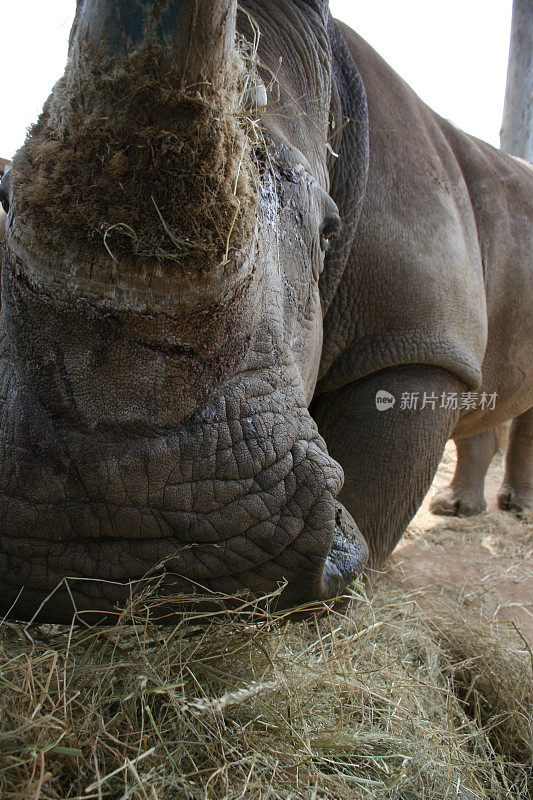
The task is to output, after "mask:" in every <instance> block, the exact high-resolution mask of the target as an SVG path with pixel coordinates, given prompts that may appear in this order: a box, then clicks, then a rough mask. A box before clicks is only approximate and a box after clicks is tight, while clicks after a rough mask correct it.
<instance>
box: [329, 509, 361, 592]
mask: <svg viewBox="0 0 533 800" xmlns="http://www.w3.org/2000/svg"><path fill="white" fill-rule="evenodd" d="M367 561H368V547H367V544H366V542H365V540H364V538H363V536H362V535H361V532H360V530H359V528H358V527H357V525H356V523H355V521H354V520H353V518H352V516H351V515H350V514H349V513H348V511H347V510H346V509H345V507H344V506H343V505H342V504H341V503H339V501H338V500H335V531H334V533H333V542H332V545H331V548H330V551H329V553H328V555H327V556H326V562H325V564H324V571H323V574H322V583H321V594H322V599H324V600H328V599H331V598H334V597H338V596H339V595H340V594H342V592H343V591H344V589H345V588H346V586H347V585H348V584H349V583H350V582H351V581H352V580H353V579H354V578H356V577H357V576H358V575H360V573H361V572H362V571H363V569H364V567H365V566H366V563H367Z"/></svg>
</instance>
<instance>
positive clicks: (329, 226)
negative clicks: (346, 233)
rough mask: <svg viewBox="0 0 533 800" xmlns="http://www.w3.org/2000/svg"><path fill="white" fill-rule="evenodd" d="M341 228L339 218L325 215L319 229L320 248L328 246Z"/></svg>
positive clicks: (324, 248)
mask: <svg viewBox="0 0 533 800" xmlns="http://www.w3.org/2000/svg"><path fill="white" fill-rule="evenodd" d="M340 229H341V218H340V217H338V216H336V215H331V216H329V217H326V219H325V220H324V222H323V223H322V227H321V229H320V246H321V247H322V250H324V251H326V250H327V249H328V248H329V245H330V242H331V240H332V239H334V238H335V236H338V234H339V232H340Z"/></svg>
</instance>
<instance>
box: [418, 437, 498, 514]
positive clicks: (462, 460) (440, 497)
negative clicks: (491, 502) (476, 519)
mask: <svg viewBox="0 0 533 800" xmlns="http://www.w3.org/2000/svg"><path fill="white" fill-rule="evenodd" d="M455 444H456V447H457V464H456V467H455V475H454V476H453V480H452V482H451V483H450V485H449V486H446V487H445V488H444V489H441V490H440V491H438V492H437V493H436V494H435V496H434V497H433V499H432V501H431V505H430V510H431V511H432V512H433V513H434V514H440V515H442V516H446V517H473V516H475V515H476V514H481V513H482V512H483V511H485V509H486V508H487V503H486V502H485V476H486V474H487V470H488V468H489V464H490V462H491V461H492V458H493V456H494V454H495V453H496V451H497V449H498V445H499V442H498V432H497V429H496V428H491V429H490V430H488V431H484V432H483V433H478V434H477V435H476V436H469V437H468V438H466V439H457V440H456V441H455Z"/></svg>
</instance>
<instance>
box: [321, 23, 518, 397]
mask: <svg viewBox="0 0 533 800" xmlns="http://www.w3.org/2000/svg"><path fill="white" fill-rule="evenodd" d="M338 25H339V29H340V30H341V32H342V34H343V36H344V37H345V40H346V42H347V44H348V47H349V49H350V51H351V53H352V55H353V58H354V61H355V63H356V65H357V67H358V69H359V71H360V73H361V76H362V79H363V83H364V85H365V90H366V94H367V101H368V108H369V120H370V167H369V175H368V184H367V192H366V197H365V201H364V203H363V209H362V213H361V218H360V221H359V226H358V230H357V234H356V237H355V244H354V249H353V252H352V257H351V260H350V262H349V266H348V268H347V270H346V272H345V274H344V278H343V281H342V283H341V285H340V287H339V291H338V293H337V296H336V298H335V301H334V303H333V304H332V306H331V308H330V310H329V312H328V315H327V317H326V321H325V344H324V355H323V361H322V365H321V380H320V384H319V390H322V391H329V390H331V389H334V388H337V387H338V386H341V385H344V384H346V383H347V382H349V381H352V380H357V379H359V378H361V377H363V376H364V375H366V374H369V373H370V372H374V371H376V370H379V369H383V368H386V367H389V366H395V365H397V364H402V363H423V364H430V365H435V366H439V367H442V368H444V369H447V370H449V371H450V372H452V373H453V374H455V375H457V376H458V377H459V378H460V379H461V380H462V381H463V382H464V383H465V384H466V385H467V386H469V387H471V388H477V387H478V386H479V385H480V383H481V380H482V372H484V371H485V369H486V368H487V365H486V364H485V365H484V360H486V358H485V354H486V349H487V339H488V336H489V334H488V329H489V327H490V328H491V334H490V337H491V338H489V344H490V343H491V342H492V337H497V336H498V335H500V334H498V333H497V327H498V325H497V324H495V323H496V321H497V320H498V319H499V318H501V317H502V308H501V307H502V306H505V304H506V303H508V302H509V294H512V296H513V297H514V298H516V297H517V296H518V295H520V294H521V293H522V294H523V296H524V297H526V296H527V292H526V289H527V286H526V283H527V280H528V278H527V275H528V274H529V275H530V274H531V265H530V264H529V266H526V263H525V262H526V259H525V258H524V256H523V251H524V248H525V247H526V243H525V241H524V239H525V236H526V235H527V234H526V230H527V226H528V225H529V224H530V218H531V209H530V202H531V201H530V197H531V176H530V173H529V172H528V170H527V168H525V167H524V166H523V165H518V164H517V163H516V162H515V160H514V159H511V158H509V157H507V156H505V155H504V154H501V153H499V152H498V151H496V150H495V149H494V148H492V147H490V146H489V145H486V144H484V143H482V142H479V141H477V140H474V139H473V138H472V137H470V136H468V135H467V134H464V133H462V132H461V131H458V130H457V129H455V128H454V127H453V126H452V125H450V123H448V122H447V121H446V120H444V119H442V118H441V117H439V116H438V115H437V114H435V113H434V112H433V111H432V110H431V109H430V108H429V107H428V106H426V105H425V104H424V103H423V102H422V101H421V100H420V98H419V97H418V96H417V95H416V94H415V93H414V92H413V91H412V90H411V89H410V88H409V86H407V84H406V83H405V82H404V81H403V80H402V79H401V78H400V77H399V76H398V75H397V74H396V73H395V72H394V71H393V70H392V69H391V68H390V67H389V66H388V65H387V64H386V62H385V61H384V60H383V59H382V58H381V57H380V56H378V54H377V53H376V52H375V51H374V50H373V49H372V48H371V47H370V46H369V45H368V44H367V43H366V42H365V41H364V40H363V39H361V38H360V37H359V36H358V35H357V34H355V33H354V32H353V31H352V30H350V29H349V28H347V27H346V26H345V25H343V24H341V23H338ZM517 185H519V187H520V191H519V192H518V193H517V191H516V186H517ZM528 191H529V201H528V202H529V206H528V202H526V195H527V192H528ZM520 215H522V216H525V217H529V220H528V221H526V222H524V223H523V224H522V223H519V222H517V221H516V219H515V218H516V217H517V216H520ZM495 218H498V222H497V224H496V223H495V222H494V220H495ZM518 229H519V231H520V232H519V233H517V230H518ZM516 239H518V240H519V243H517V242H516V241H515V240H516ZM519 253H520V255H519ZM519 262H520V263H519ZM528 271H529V272H528ZM487 273H490V277H489V278H488V281H487V291H486V288H485V286H486V280H487V277H486V276H487ZM504 275H505V276H506V277H505V280H504V277H503V276H504ZM510 275H511V276H512V278H511V280H509V276H510ZM529 279H530V278H529ZM506 282H507V284H510V286H507V287H506V291H505V292H503V293H502V284H504V283H506ZM487 304H488V308H487ZM520 313H522V311H520ZM507 316H508V315H507ZM500 327H501V326H500ZM515 338H516V337H515ZM501 349H502V347H500V350H501ZM489 352H490V346H489V349H487V355H488V354H489ZM493 371H494V372H496V371H497V368H496V367H494V368H493ZM483 383H485V380H484V381H483Z"/></svg>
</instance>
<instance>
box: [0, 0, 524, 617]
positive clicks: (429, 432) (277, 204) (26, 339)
mask: <svg viewBox="0 0 533 800" xmlns="http://www.w3.org/2000/svg"><path fill="white" fill-rule="evenodd" d="M236 19H237V23H236V22H235V20H236ZM236 25H237V33H236ZM532 187H533V180H532V175H531V172H530V170H529V169H528V168H527V167H526V166H524V165H521V164H520V163H518V162H516V161H514V160H513V159H511V158H509V157H508V156H506V155H504V154H503V153H500V152H498V151H496V150H495V149H494V148H492V147H490V146H488V145H486V144H484V143H482V142H480V141H478V140H476V139H473V138H472V137H470V136H467V135H466V134H464V133H462V132H461V131H459V130H457V129H456V128H454V127H453V126H452V125H451V124H449V123H448V122H446V121H445V120H443V119H441V118H440V117H439V116H437V115H436V114H435V113H433V112H432V111H431V110H430V109H429V108H428V107H427V106H425V105H424V104H423V103H422V102H421V101H420V100H419V99H418V98H417V97H416V95H415V94H414V93H413V92H412V91H411V90H410V89H409V87H408V86H407V85H406V84H405V83H403V81H402V80H401V79H400V78H399V77H398V76H397V75H396V74H395V73H394V72H393V71H392V70H391V69H390V68H389V67H388V66H387V64H386V63H385V62H384V61H383V60H382V59H381V58H380V57H379V56H378V55H377V54H376V53H375V52H374V51H373V50H372V49H371V48H370V47H369V46H368V45H367V44H366V43H365V42H364V41H363V40H362V39H360V38H359V37H358V36H357V35H356V34H355V33H354V32H353V31H351V30H349V29H348V28H347V27H345V26H344V25H342V24H340V23H338V22H335V21H334V20H333V19H332V17H331V15H330V12H329V8H328V3H327V2H326V0H243V2H242V6H241V7H240V8H239V13H238V15H237V9H236V0H167V1H166V2H161V1H160V0H128V2H125V1H124V0H79V2H78V4H77V10H76V17H75V20H74V24H73V28H72V32H71V38H70V47H69V60H68V64H67V67H66V71H65V74H64V76H63V78H61V80H60V81H59V82H58V84H57V85H56V86H55V88H54V90H53V92H52V94H51V96H50V98H49V99H48V101H47V102H46V104H45V106H44V109H43V113H42V115H41V117H40V118H39V121H38V122H37V123H36V125H35V126H33V128H32V129H31V130H30V132H29V135H28V138H27V140H26V142H25V144H24V146H23V147H22V148H21V149H20V150H19V152H18V153H17V154H16V156H15V159H14V163H13V168H12V171H11V174H10V181H9V187H8V189H4V194H5V195H6V196H7V199H6V202H7V203H8V204H9V215H8V219H7V229H6V243H5V247H4V258H3V265H2V318H1V327H2V333H3V336H2V371H1V375H2V380H1V383H0V385H1V405H0V411H1V426H2V451H1V452H2V461H1V469H0V575H1V580H2V589H3V591H2V597H1V599H0V610H1V613H6V612H9V613H11V614H13V615H15V616H18V617H22V618H24V617H25V618H27V617H32V618H39V619H43V620H47V619H48V620H55V621H67V620H70V619H71V618H72V616H73V614H75V613H76V614H78V615H80V614H82V615H86V616H87V617H88V618H91V619H93V618H95V619H99V618H103V617H106V615H109V614H111V613H113V611H114V610H115V609H116V608H117V607H120V606H121V604H123V603H124V602H125V601H126V600H127V598H128V596H129V594H130V591H131V584H132V582H135V581H137V580H138V579H141V578H142V577H143V576H145V575H147V574H150V575H151V576H152V579H153V581H154V583H155V585H156V586H157V592H158V593H159V594H160V595H161V608H166V606H165V598H168V596H169V595H173V594H174V593H176V592H180V593H184V594H185V595H195V594H196V595H200V594H206V593H207V595H209V594H212V593H215V594H216V596H217V597H218V596H220V595H222V596H224V597H226V598H228V602H231V598H234V597H239V596H241V595H242V594H243V593H251V594H252V595H253V596H254V597H256V598H264V597H267V596H269V595H272V594H274V595H276V597H277V598H278V599H277V603H278V605H279V606H292V605H295V604H299V603H305V602H314V601H316V600H321V599H328V598H333V597H335V596H337V595H338V594H339V593H340V592H342V591H343V589H344V587H345V586H346V585H347V584H348V583H349V582H350V581H351V580H352V579H353V578H354V576H356V575H358V574H359V573H360V572H361V570H362V569H363V568H364V566H365V563H366V561H367V558H368V559H369V561H370V565H371V567H374V568H375V567H376V566H379V565H380V564H381V563H382V561H383V560H384V559H385V558H386V557H387V555H388V554H389V553H390V552H391V551H392V550H393V548H394V547H395V545H396V543H397V542H398V540H399V539H400V537H401V535H402V533H403V531H404V529H405V527H406V525H407V524H408V522H409V520H410V519H411V517H412V516H413V514H414V513H415V511H416V510H417V508H418V506H419V504H420V502H421V500H422V498H423V497H424V495H425V493H426V492H427V490H428V488H429V486H430V484H431V480H432V478H433V475H434V473H435V470H436V468H437V465H438V463H439V460H440V458H441V455H442V452H443V448H444V445H445V443H446V441H447V439H448V438H449V437H450V436H451V435H452V434H453V435H454V436H456V437H458V436H462V437H463V438H467V439H471V437H474V436H477V435H479V434H480V433H482V431H483V430H485V429H488V428H492V427H494V426H495V425H496V424H498V422H499V421H500V420H502V419H505V418H510V417H513V418H517V421H516V423H515V429H514V434H513V436H512V440H511V445H510V457H509V464H510V467H509V479H508V480H509V483H510V486H511V487H512V490H513V491H514V492H515V495H516V496H519V497H521V498H523V499H524V503H525V502H526V501H527V500H528V497H529V494H528V493H529V492H530V489H531V469H530V464H531V451H530V450H528V451H527V452H526V449H527V446H528V445H527V444H526V432H527V429H528V426H529V427H531V420H532V417H531V413H532V412H531V410H530V408H531V405H532V369H531V363H532V349H531V332H532V330H531V326H532V321H531V314H530V308H529V301H530V297H531V233H530V231H531V227H530V223H531V212H532V208H531V197H532V194H531V189H532ZM476 392H479V393H481V394H480V396H481V395H482V394H483V393H484V394H486V395H489V394H490V395H493V394H494V393H497V403H496V404H495V408H494V409H492V408H490V409H488V408H487V407H485V406H484V408H476V409H473V408H472V407H471V404H470V406H468V407H467V408H465V409H463V411H461V403H459V402H457V398H462V397H463V395H465V396H467V397H468V398H471V396H472V395H473V393H476ZM453 398H455V400H453ZM528 459H529V461H528ZM170 605H171V604H170ZM165 613H169V611H168V609H166V611H165Z"/></svg>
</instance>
